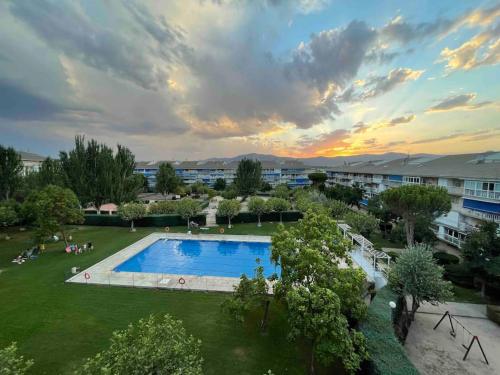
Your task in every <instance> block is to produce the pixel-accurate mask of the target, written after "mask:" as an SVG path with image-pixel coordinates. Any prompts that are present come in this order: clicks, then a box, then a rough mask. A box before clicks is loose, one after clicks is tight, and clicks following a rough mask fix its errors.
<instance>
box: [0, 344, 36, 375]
mask: <svg viewBox="0 0 500 375" xmlns="http://www.w3.org/2000/svg"><path fill="white" fill-rule="evenodd" d="M31 366H33V360H31V359H28V360H27V359H24V357H23V356H20V355H18V354H17V345H16V343H15V342H14V343H12V344H10V345H9V346H7V347H6V348H3V349H0V375H24V374H26V373H27V372H28V370H29V369H30V367H31Z"/></svg>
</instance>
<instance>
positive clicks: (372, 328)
mask: <svg viewBox="0 0 500 375" xmlns="http://www.w3.org/2000/svg"><path fill="white" fill-rule="evenodd" d="M396 300H397V296H396V294H394V293H393V292H392V291H391V290H390V289H389V287H385V288H382V289H381V290H379V291H378V293H377V295H376V296H375V299H374V300H373V301H372V303H371V305H370V306H369V307H368V314H367V316H366V319H365V320H364V321H363V322H361V324H360V330H361V332H363V334H364V335H365V337H366V344H367V348H368V352H369V354H370V359H369V361H368V363H366V366H364V367H365V370H366V372H367V373H368V374H376V375H385V374H392V375H418V371H417V370H416V369H415V367H414V366H413V364H412V363H411V362H410V360H409V359H408V357H407V356H406V352H405V350H404V349H403V346H402V345H401V344H400V343H399V341H398V339H397V338H396V335H395V334H394V328H393V323H392V317H391V313H392V312H391V308H390V307H389V302H390V301H396Z"/></svg>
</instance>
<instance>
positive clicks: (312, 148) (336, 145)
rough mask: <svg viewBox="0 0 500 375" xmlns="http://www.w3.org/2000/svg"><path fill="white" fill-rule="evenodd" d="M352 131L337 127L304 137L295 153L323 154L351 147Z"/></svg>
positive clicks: (298, 143)
mask: <svg viewBox="0 0 500 375" xmlns="http://www.w3.org/2000/svg"><path fill="white" fill-rule="evenodd" d="M350 136H351V133H350V132H349V130H346V129H336V130H333V131H331V132H329V133H324V134H321V135H319V136H317V137H315V138H311V137H303V138H302V139H301V140H299V141H298V142H297V147H296V148H295V150H293V151H294V153H298V154H299V155H323V154H329V153H332V152H338V151H341V150H344V149H347V148H349V147H350V143H349V142H348V140H349V138H350Z"/></svg>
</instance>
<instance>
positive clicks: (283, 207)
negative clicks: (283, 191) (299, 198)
mask: <svg viewBox="0 0 500 375" xmlns="http://www.w3.org/2000/svg"><path fill="white" fill-rule="evenodd" d="M266 203H267V207H268V209H269V211H274V212H278V213H279V215H280V223H283V212H285V211H287V210H289V209H290V207H291V205H290V202H288V201H287V200H286V199H283V198H274V197H273V198H270V199H269V200H268V201H267V202H266Z"/></svg>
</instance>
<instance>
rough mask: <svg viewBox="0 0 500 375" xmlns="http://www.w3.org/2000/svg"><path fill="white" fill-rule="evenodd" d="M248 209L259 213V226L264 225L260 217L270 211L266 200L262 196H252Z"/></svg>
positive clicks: (256, 213)
mask: <svg viewBox="0 0 500 375" xmlns="http://www.w3.org/2000/svg"><path fill="white" fill-rule="evenodd" d="M248 210H249V211H250V212H251V213H253V214H255V215H257V226H258V227H260V226H262V224H261V222H260V217H261V216H262V214H264V213H266V212H267V211H268V206H267V204H266V201H265V200H264V199H262V198H260V197H252V198H250V201H249V202H248Z"/></svg>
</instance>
